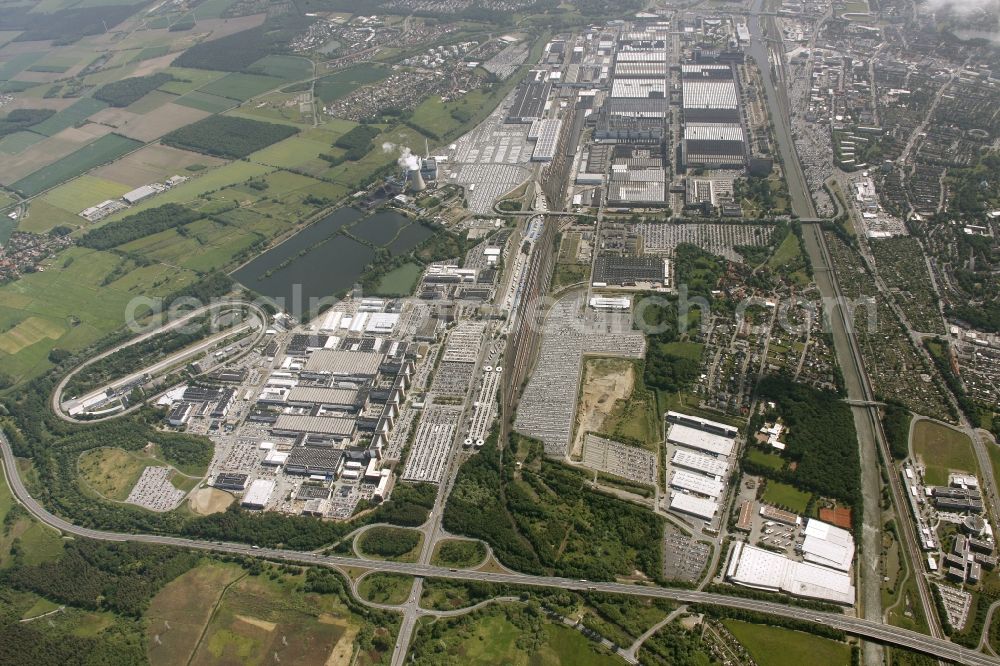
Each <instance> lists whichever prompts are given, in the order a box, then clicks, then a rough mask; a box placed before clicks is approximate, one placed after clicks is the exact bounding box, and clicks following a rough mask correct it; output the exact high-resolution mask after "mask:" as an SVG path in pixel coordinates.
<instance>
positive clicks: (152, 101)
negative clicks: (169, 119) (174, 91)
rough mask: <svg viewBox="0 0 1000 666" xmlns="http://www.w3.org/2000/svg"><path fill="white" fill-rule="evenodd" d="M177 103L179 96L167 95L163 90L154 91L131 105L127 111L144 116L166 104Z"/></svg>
mask: <svg viewBox="0 0 1000 666" xmlns="http://www.w3.org/2000/svg"><path fill="white" fill-rule="evenodd" d="M176 101H177V95H171V94H170V93H165V92H163V91H161V90H153V91H152V92H148V93H146V94H145V95H143V96H142V97H140V98H139V99H137V100H136V101H134V102H132V103H131V104H129V105H128V106H127V107H125V110H126V111H130V112H132V113H137V114H139V115H142V114H144V113H149V112H150V111H153V110H155V109H158V108H160V107H161V106H163V105H164V104H169V103H170V102H176Z"/></svg>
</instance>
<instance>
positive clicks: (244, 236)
mask: <svg viewBox="0 0 1000 666" xmlns="http://www.w3.org/2000/svg"><path fill="white" fill-rule="evenodd" d="M182 229H184V235H181V234H180V233H178V231H177V230H176V229H168V230H166V231H161V232H160V233H158V234H153V235H152V236H146V237H145V238H140V239H139V240H135V241H132V242H131V243H126V244H125V245H122V246H121V247H120V248H119V249H120V250H121V251H123V252H136V253H139V254H141V255H143V256H145V257H149V258H151V259H154V260H155V261H159V262H162V263H165V264H169V265H176V266H181V267H183V268H187V269H189V270H192V271H197V272H202V273H206V272H210V271H212V270H222V269H223V268H224V267H226V266H227V265H229V264H230V263H231V262H232V261H233V258H234V257H235V256H236V255H237V254H239V253H240V252H241V251H243V250H245V249H246V248H248V247H250V246H251V245H253V244H254V243H255V242H257V241H258V240H259V237H258V236H257V235H255V234H251V233H247V232H244V231H240V230H238V229H233V228H232V227H229V226H223V225H220V224H218V223H216V222H212V221H211V220H199V221H197V222H192V223H191V224H188V225H185V226H184V227H182Z"/></svg>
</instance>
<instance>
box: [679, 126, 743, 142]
mask: <svg viewBox="0 0 1000 666" xmlns="http://www.w3.org/2000/svg"><path fill="white" fill-rule="evenodd" d="M743 138H744V137H743V128H742V127H740V125H739V124H738V123H687V124H685V125H684V140H685V141H743Z"/></svg>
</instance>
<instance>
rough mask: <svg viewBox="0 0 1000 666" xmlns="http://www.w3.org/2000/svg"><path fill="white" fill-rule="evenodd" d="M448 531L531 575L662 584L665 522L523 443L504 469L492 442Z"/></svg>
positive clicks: (458, 497)
mask: <svg viewBox="0 0 1000 666" xmlns="http://www.w3.org/2000/svg"><path fill="white" fill-rule="evenodd" d="M516 460H522V466H521V467H520V469H517V468H516V466H515V461H516ZM498 489H499V498H500V499H499V501H497V495H498ZM444 526H445V528H446V529H447V530H448V531H450V532H452V533H455V534H462V535H464V536H470V537H475V538H479V539H482V540H484V541H486V542H487V543H489V544H490V546H492V548H493V552H494V555H496V557H497V559H499V560H500V561H501V562H502V563H503V564H504V565H506V566H508V567H511V568H513V569H516V570H518V571H523V572H525V573H551V574H554V575H560V576H569V577H573V578H587V579H591V580H614V579H615V577H617V576H620V575H627V574H628V573H629V572H631V571H634V570H636V569H638V570H639V571H642V572H643V573H645V574H646V575H647V576H648V577H649V578H651V579H653V580H661V579H662V578H663V576H662V566H663V564H662V557H663V549H662V543H661V540H662V530H663V519H662V518H660V517H659V516H657V515H655V514H653V513H651V512H650V511H648V510H645V509H643V508H641V507H638V506H636V505H634V504H631V503H629V502H625V501H622V500H619V499H617V498H614V497H611V496H608V495H605V494H602V493H600V492H596V491H593V490H591V489H590V487H589V483H588V478H587V476H586V475H585V474H584V473H582V472H580V471H579V470H576V469H574V468H572V467H568V466H566V465H563V464H561V463H558V462H554V461H552V460H549V459H547V458H545V457H544V455H543V454H542V447H541V444H540V443H539V442H537V441H535V440H530V439H528V438H525V437H521V436H516V435H515V436H514V437H513V438H512V440H511V442H510V444H509V446H508V448H507V449H506V453H505V455H504V456H503V461H502V462H501V456H500V451H499V449H498V446H497V438H496V435H491V437H490V438H489V440H487V443H486V445H485V446H484V447H483V449H482V450H481V451H480V452H479V453H478V454H477V455H475V456H474V457H472V458H471V459H470V460H469V461H467V462H466V463H465V464H464V465H462V467H461V469H460V470H459V473H458V477H457V478H456V480H455V486H454V490H453V491H452V493H451V495H450V496H449V497H448V502H447V504H446V506H445V513H444Z"/></svg>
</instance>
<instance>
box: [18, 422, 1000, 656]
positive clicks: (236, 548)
mask: <svg viewBox="0 0 1000 666" xmlns="http://www.w3.org/2000/svg"><path fill="white" fill-rule="evenodd" d="M0 452H2V454H3V468H4V475H5V477H6V479H7V483H8V485H9V486H10V489H11V492H12V493H13V495H14V497H15V498H17V500H18V501H19V502H20V503H21V504H22V505H24V507H25V508H26V509H27V510H28V511H29V512H30V513H31V514H32V515H33V516H35V517H36V518H37V519H38V520H40V521H42V522H43V523H45V524H47V525H50V526H51V527H54V528H56V529H58V530H61V531H62V532H64V533H66V534H70V535H75V536H80V537H86V538H88V539H98V540H102V541H115V542H126V541H131V542H139V543H152V544H159V545H165V546H175V547H179V548H190V549H195V550H204V551H214V552H220V553H228V554H234V555H245V556H251V557H264V558H267V559H272V560H278V561H285V562H295V563H299V564H307V565H314V566H331V567H334V566H339V567H356V568H364V569H373V570H378V571H388V572H394V573H401V574H408V575H410V576H420V577H431V578H447V579H453V580H467V581H468V580H475V581H483V582H489V583H502V584H509V585H528V586H538V587H554V588H561V589H567V590H578V591H587V590H593V591H599V592H608V593H613V594H628V595H633V596H641V597H654V598H661V599H670V600H673V601H680V602H683V603H689V604H691V603H701V604H714V605H718V606H726V607H729V608H738V609H743V610H748V611H754V612H758V613H766V614H769V615H781V616H784V617H790V618H794V619H799V620H804V621H806V622H816V623H818V624H824V625H826V626H829V627H833V628H834V629H839V630H841V631H844V632H846V633H848V634H853V635H856V636H861V637H863V638H867V639H871V640H875V641H880V642H883V643H888V644H891V645H896V646H899V647H904V648H908V649H912V650H917V651H919V652H924V653H927V654H930V655H933V656H935V657H939V658H942V659H949V660H952V661H955V662H957V663H960V664H968V665H969V666H1000V660H998V659H995V658H993V657H989V656H987V655H984V654H982V653H979V652H975V651H973V650H969V649H968V648H964V647H961V646H959V645H955V644H954V643H950V642H948V641H945V640H941V639H938V638H933V637H931V636H927V635H925V634H920V633H917V632H915V631H909V630H907V629H900V628H898V627H891V626H888V625H885V624H881V623H879V622H872V621H870V620H863V619H860V618H855V617H850V616H848V615H843V614H840V613H826V612H819V611H813V610H808V609H805V608H799V607H797V606H787V605H785V604H779V603H774V602H770V601H757V600H755V599H744V598H740V597H731V596H728V595H724V594H714V593H709V592H697V591H691V590H683V589H676V588H666V587H652V586H641V585H626V584H624V583H606V582H589V581H584V580H573V579H569V578H559V577H555V576H531V575H527V574H518V573H510V574H508V573H494V572H489V571H468V570H461V569H459V570H452V569H447V568H444V567H436V566H431V565H428V564H409V563H403V562H387V561H378V562H375V561H371V560H363V559H359V558H354V557H335V556H328V555H321V554H319V553H310V552H299V551H292V550H278V549H273V548H258V547H255V546H249V545H246V544H239V543H227V542H212V541H198V540H195V539H185V538H181V537H173V536H163V535H153V534H123V533H119V532H109V531H103V530H95V529H90V528H86V527H80V526H78V525H74V524H72V523H70V522H68V521H66V520H64V519H62V518H60V517H58V516H55V515H53V514H51V513H49V511H48V510H46V509H45V507H43V506H42V505H41V504H40V503H39V502H38V501H37V500H35V499H34V498H32V497H31V495H30V494H29V493H28V491H27V489H26V488H25V486H24V483H23V481H22V479H21V477H20V475H19V474H18V472H17V465H16V462H15V460H14V455H13V452H12V451H11V448H10V445H9V443H8V442H7V439H6V438H4V437H2V436H0Z"/></svg>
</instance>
